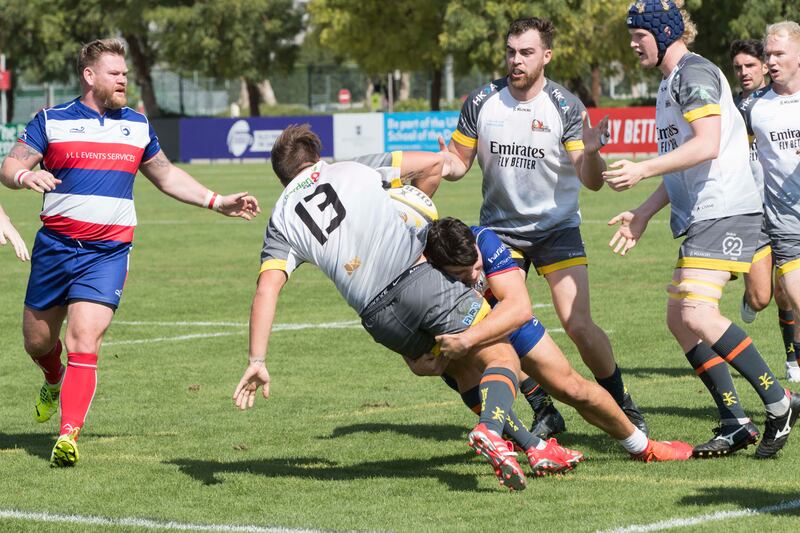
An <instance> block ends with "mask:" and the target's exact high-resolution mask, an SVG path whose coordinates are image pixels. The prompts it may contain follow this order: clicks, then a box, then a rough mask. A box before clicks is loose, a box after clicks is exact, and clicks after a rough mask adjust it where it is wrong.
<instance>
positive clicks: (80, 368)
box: [61, 353, 97, 435]
mask: <svg viewBox="0 0 800 533" xmlns="http://www.w3.org/2000/svg"><path fill="white" fill-rule="evenodd" d="M96 387H97V354H94V353H68V354H67V372H66V374H64V382H63V383H62V384H61V435H64V434H66V433H70V432H72V431H74V430H75V429H79V428H81V427H83V422H84V420H85V419H86V413H88V412H89V406H90V405H91V404H92V398H94V391H95V388H96Z"/></svg>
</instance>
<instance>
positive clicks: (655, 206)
mask: <svg viewBox="0 0 800 533" xmlns="http://www.w3.org/2000/svg"><path fill="white" fill-rule="evenodd" d="M667 204H669V195H668V194H667V189H666V187H665V186H664V183H663V182H662V183H661V185H659V186H658V188H657V189H656V190H655V191H654V192H653V194H651V195H650V196H649V197H648V198H647V200H645V201H644V203H642V205H640V206H639V207H637V208H636V209H634V210H633V211H623V212H622V213H620V214H618V215H617V216H615V217H614V218H612V219H611V220H609V221H608V225H609V226H615V225H616V224H618V223H619V224H620V227H619V229H617V231H616V232H615V233H614V236H613V237H611V241H609V243H608V245H609V246H610V247H611V248H612V250H613V251H614V253H615V254H620V255H625V254H626V253H628V250H630V249H631V248H633V247H634V246H636V243H637V242H639V239H640V238H641V236H642V234H643V233H644V230H646V229H647V223H648V222H650V219H651V218H653V216H655V214H656V213H658V212H659V211H661V210H662V209H663V208H664V207H666V206H667Z"/></svg>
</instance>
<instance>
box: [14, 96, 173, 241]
mask: <svg viewBox="0 0 800 533" xmlns="http://www.w3.org/2000/svg"><path fill="white" fill-rule="evenodd" d="M19 142H23V143H25V144H27V145H28V146H30V147H31V148H33V149H34V150H36V151H38V152H40V153H41V154H42V155H43V156H44V159H43V160H42V163H41V166H42V168H43V169H44V170H47V171H48V172H50V173H51V174H53V175H54V176H55V177H56V178H58V179H60V180H61V183H60V184H59V185H58V186H57V187H56V188H55V190H53V191H50V192H47V193H45V194H44V203H43V206H42V212H41V214H40V215H39V216H40V218H41V219H42V222H43V223H44V227H45V228H47V229H48V230H49V231H52V232H55V233H57V234H60V235H64V236H67V237H71V238H73V239H77V240H81V241H105V242H108V241H111V243H113V242H118V243H130V242H131V241H132V240H133V230H134V228H135V227H136V209H135V208H134V205H133V181H134V179H135V177H136V171H137V170H138V169H139V165H140V164H141V163H142V162H143V161H147V160H149V159H150V158H152V157H153V156H155V155H156V154H157V153H158V152H159V151H160V150H161V147H160V145H159V143H158V137H157V136H156V134H155V131H153V128H152V126H151V125H150V123H149V122H148V120H147V118H146V117H145V116H144V115H142V114H141V113H137V112H136V111H134V110H133V109H131V108H129V107H123V108H121V109H116V110H109V111H107V112H106V113H105V114H104V115H100V114H98V113H97V111H95V110H93V109H91V108H89V107H88V106H86V105H84V104H83V103H81V101H80V99H78V98H76V99H75V100H72V101H71V102H67V103H65V104H62V105H59V106H55V107H51V108H50V109H43V110H41V111H39V112H38V113H37V114H36V116H35V117H34V118H33V120H31V121H30V122H29V123H28V125H27V127H26V129H25V131H24V132H23V133H22V135H20V137H19Z"/></svg>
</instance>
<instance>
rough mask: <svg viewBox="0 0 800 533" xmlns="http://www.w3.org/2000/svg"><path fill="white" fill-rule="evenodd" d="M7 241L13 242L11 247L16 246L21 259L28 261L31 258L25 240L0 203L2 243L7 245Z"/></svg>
mask: <svg viewBox="0 0 800 533" xmlns="http://www.w3.org/2000/svg"><path fill="white" fill-rule="evenodd" d="M7 242H10V243H11V247H12V248H14V253H15V254H16V255H17V257H18V258H19V260H20V261H27V260H29V259H30V258H31V255H30V253H28V247H27V246H25V241H23V240H22V237H20V236H19V233H18V232H17V228H15V227H14V225H13V224H12V223H11V218H9V216H8V215H6V212H5V211H4V210H3V206H2V205H0V245H5V244H6V243H7Z"/></svg>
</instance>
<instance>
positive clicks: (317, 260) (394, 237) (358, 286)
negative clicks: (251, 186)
mask: <svg viewBox="0 0 800 533" xmlns="http://www.w3.org/2000/svg"><path fill="white" fill-rule="evenodd" d="M382 181H384V180H383V179H382V176H381V174H379V173H378V172H377V171H375V170H373V169H371V168H368V167H366V166H364V165H362V164H359V163H353V162H341V163H334V164H330V165H329V164H327V163H325V162H324V161H320V162H318V163H317V164H315V165H314V166H313V167H310V168H307V169H306V170H304V171H303V172H301V173H300V174H299V175H298V176H297V177H296V178H294V179H293V180H292V182H291V183H289V185H287V186H286V188H285V189H284V191H283V193H282V194H281V195H280V197H279V198H278V201H277V203H276V204H275V208H274V209H273V211H272V216H270V219H269V224H268V225H267V231H266V235H265V237H264V246H263V249H262V251H261V272H264V271H265V270H282V271H284V272H286V275H287V276H289V275H291V273H292V272H293V271H294V270H295V269H296V268H297V267H298V266H299V265H300V264H302V263H304V262H307V263H312V264H314V265H317V266H318V267H319V268H320V270H322V272H324V273H325V275H326V276H328V277H329V278H330V279H331V281H333V283H334V284H335V285H336V288H337V289H338V290H339V292H340V293H341V294H342V296H343V297H344V299H345V300H346V301H347V303H348V304H349V305H350V306H351V307H352V308H353V309H355V310H356V311H358V312H361V311H363V309H364V307H366V305H367V304H368V303H369V301H370V300H371V299H372V298H373V297H374V296H375V295H377V294H378V293H379V292H380V291H381V290H383V289H384V288H385V287H386V286H387V285H389V284H390V283H391V282H392V280H393V279H395V278H396V277H397V276H399V275H400V274H401V273H402V272H403V271H404V270H405V269H407V268H409V267H411V266H412V265H413V264H414V263H415V262H416V261H417V260H418V259H419V257H420V256H421V255H422V251H423V249H424V248H425V235H426V230H424V229H423V230H420V231H417V230H414V229H412V228H409V227H408V226H406V225H405V223H403V221H402V220H401V219H400V217H398V216H397V211H396V210H395V208H394V206H393V204H392V200H391V198H390V197H389V195H388V194H386V191H385V190H384V188H383V184H382Z"/></svg>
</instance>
